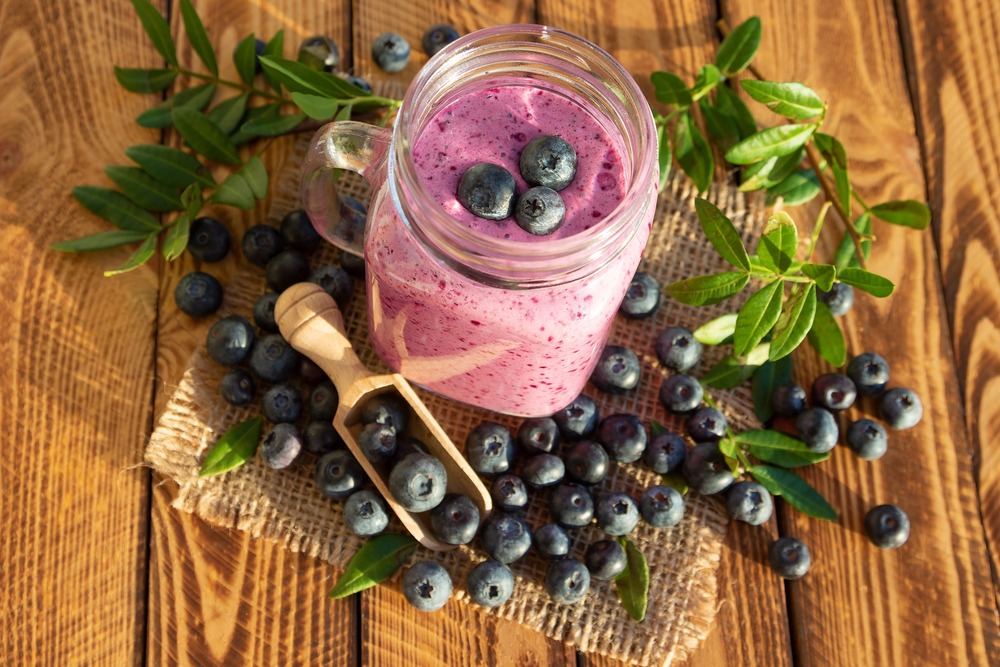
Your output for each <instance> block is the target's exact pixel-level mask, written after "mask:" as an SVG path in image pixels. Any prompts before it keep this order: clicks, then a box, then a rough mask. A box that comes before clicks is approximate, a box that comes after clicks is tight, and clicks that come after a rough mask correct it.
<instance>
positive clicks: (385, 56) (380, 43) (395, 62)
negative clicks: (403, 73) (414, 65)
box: [372, 32, 410, 73]
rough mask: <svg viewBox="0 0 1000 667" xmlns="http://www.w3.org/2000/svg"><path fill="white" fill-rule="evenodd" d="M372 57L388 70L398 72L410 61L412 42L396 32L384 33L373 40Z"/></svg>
mask: <svg viewBox="0 0 1000 667" xmlns="http://www.w3.org/2000/svg"><path fill="white" fill-rule="evenodd" d="M372 59H374V60H375V64H376V65H378V66H379V67H381V68H382V69H384V70H385V71H386V72H390V73H393V72H398V71H400V70H401V69H403V68H404V67H406V63H408V62H409V61H410V43H409V42H407V41H406V40H405V39H404V38H403V37H402V36H401V35H397V34H396V33H394V32H385V33H382V34H381V35H379V36H378V37H376V38H375V41H374V42H372Z"/></svg>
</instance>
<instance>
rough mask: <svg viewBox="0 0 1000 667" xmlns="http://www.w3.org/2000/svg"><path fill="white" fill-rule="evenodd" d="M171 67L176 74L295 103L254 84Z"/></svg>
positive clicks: (285, 102) (276, 100)
mask: <svg viewBox="0 0 1000 667" xmlns="http://www.w3.org/2000/svg"><path fill="white" fill-rule="evenodd" d="M171 69H175V70H177V73H178V74H184V75H186V76H189V77H191V78H194V79H200V80H201V81H208V82H210V83H215V84H221V85H223V86H228V87H229V88H235V89H236V90H240V91H243V92H244V93H250V94H251V95H259V96H260V97H264V98H267V99H269V100H274V101H275V102H280V103H282V104H292V105H294V104H295V103H294V102H292V101H291V100H290V99H288V98H287V97H285V96H283V95H278V94H276V93H272V92H270V91H268V90H261V89H260V88H257V87H255V86H250V85H247V84H245V83H240V82H238V81H230V80H229V79H223V78H222V77H218V76H213V75H211V74H204V73H202V72H196V71H194V70H191V69H188V68H186V67H172V68H171Z"/></svg>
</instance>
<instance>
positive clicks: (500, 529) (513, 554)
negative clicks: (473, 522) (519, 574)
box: [481, 512, 531, 565]
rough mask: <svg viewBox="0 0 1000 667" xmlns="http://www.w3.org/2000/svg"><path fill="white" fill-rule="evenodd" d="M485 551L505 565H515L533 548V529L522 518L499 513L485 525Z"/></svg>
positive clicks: (483, 535) (483, 539)
mask: <svg viewBox="0 0 1000 667" xmlns="http://www.w3.org/2000/svg"><path fill="white" fill-rule="evenodd" d="M481 539H482V541H483V550H484V551H485V552H486V553H487V554H489V556H490V558H492V559H493V560H498V561H500V562H501V563H503V564H504V565H506V564H508V563H513V562H514V561H516V560H517V559H519V558H521V557H522V556H524V554H526V553H528V549H530V548H531V528H530V527H529V526H528V524H527V523H526V522H525V521H524V520H523V519H521V518H520V517H517V516H514V515H513V514H505V513H503V512H499V513H497V514H493V515H492V516H490V518H489V519H487V520H486V523H484V524H483V529H482V533H481Z"/></svg>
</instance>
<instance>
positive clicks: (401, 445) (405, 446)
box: [396, 431, 431, 461]
mask: <svg viewBox="0 0 1000 667" xmlns="http://www.w3.org/2000/svg"><path fill="white" fill-rule="evenodd" d="M430 453H431V450H429V449H428V448H427V445H426V444H424V443H423V442H422V441H420V440H417V439H416V438H414V437H412V436H410V435H407V434H406V433H400V432H399V431H396V460H397V461H401V460H403V459H405V458H406V457H407V456H409V455H410V454H428V455H429V454H430Z"/></svg>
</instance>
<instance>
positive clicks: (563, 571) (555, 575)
mask: <svg viewBox="0 0 1000 667" xmlns="http://www.w3.org/2000/svg"><path fill="white" fill-rule="evenodd" d="M589 588H590V571H589V570H588V569H587V566H586V565H584V564H583V563H581V562H580V561H578V560H576V559H575V558H563V559H560V560H554V561H552V562H551V563H550V564H549V569H548V570H546V572H545V590H546V592H547V593H548V594H549V597H550V598H552V600H553V601H554V602H558V603H559V604H576V603H577V602H579V601H580V600H582V599H583V598H584V597H585V596H586V595H587V590H588V589H589Z"/></svg>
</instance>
